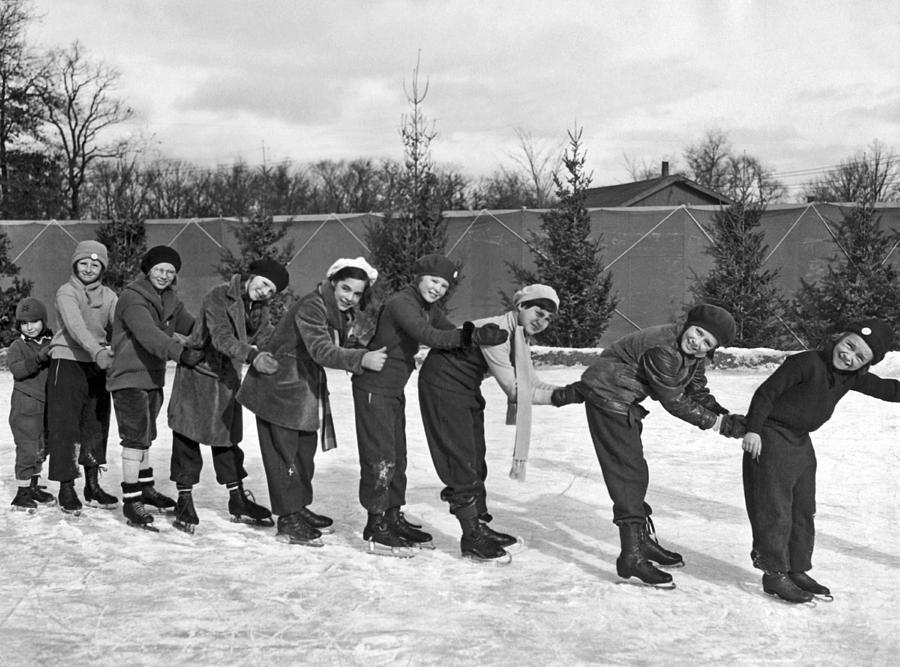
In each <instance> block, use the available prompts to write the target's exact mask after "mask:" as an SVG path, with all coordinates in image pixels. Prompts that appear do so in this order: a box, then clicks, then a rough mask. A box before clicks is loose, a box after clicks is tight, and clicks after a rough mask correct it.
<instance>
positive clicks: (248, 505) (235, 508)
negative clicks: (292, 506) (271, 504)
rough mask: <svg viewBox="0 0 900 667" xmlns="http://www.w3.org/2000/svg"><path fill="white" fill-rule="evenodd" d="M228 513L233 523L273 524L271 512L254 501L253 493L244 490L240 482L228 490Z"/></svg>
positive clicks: (269, 525)
mask: <svg viewBox="0 0 900 667" xmlns="http://www.w3.org/2000/svg"><path fill="white" fill-rule="evenodd" d="M228 513H229V514H231V521H232V522H234V523H246V524H249V525H251V526H264V527H266V528H271V527H272V526H274V525H275V522H274V521H273V520H272V512H270V511H269V510H268V509H266V508H265V507H263V506H262V505H259V504H257V503H256V499H255V498H254V497H253V494H252V493H250V492H249V491H246V490H245V489H244V487H243V485H242V484H238V485H237V488H235V489H230V490H229V491H228Z"/></svg>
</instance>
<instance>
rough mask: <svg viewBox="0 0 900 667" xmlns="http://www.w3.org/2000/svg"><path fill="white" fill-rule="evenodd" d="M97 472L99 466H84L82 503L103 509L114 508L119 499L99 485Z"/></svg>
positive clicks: (98, 471)
mask: <svg viewBox="0 0 900 667" xmlns="http://www.w3.org/2000/svg"><path fill="white" fill-rule="evenodd" d="M99 473H100V468H99V466H85V467H84V504H85V505H87V506H88V507H99V508H100V509H105V510H112V509H115V508H116V505H118V504H119V499H118V498H116V497H115V496H114V495H111V494H109V493H107V492H106V491H104V490H103V489H102V488H101V487H100V480H99Z"/></svg>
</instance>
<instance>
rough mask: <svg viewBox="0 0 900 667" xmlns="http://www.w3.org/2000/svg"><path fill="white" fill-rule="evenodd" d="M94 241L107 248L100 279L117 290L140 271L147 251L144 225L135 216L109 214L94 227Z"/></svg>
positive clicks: (142, 221)
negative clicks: (108, 217) (105, 261)
mask: <svg viewBox="0 0 900 667" xmlns="http://www.w3.org/2000/svg"><path fill="white" fill-rule="evenodd" d="M96 237H97V240H98V241H99V242H100V243H102V244H103V245H105V246H106V249H107V250H108V251H109V266H107V267H106V271H105V273H104V276H103V282H104V283H105V284H106V285H107V286H108V287H109V288H110V289H112V290H113V291H115V292H116V293H119V292H121V291H122V288H124V287H125V286H126V285H127V284H128V283H130V282H131V281H132V280H134V278H135V276H136V275H137V274H138V273H139V272H140V270H141V259H142V258H143V256H144V253H146V252H147V227H146V226H145V225H144V220H143V219H142V218H138V217H132V216H124V217H113V218H111V219H109V220H105V221H103V222H101V223H100V224H99V225H98V226H97V232H96Z"/></svg>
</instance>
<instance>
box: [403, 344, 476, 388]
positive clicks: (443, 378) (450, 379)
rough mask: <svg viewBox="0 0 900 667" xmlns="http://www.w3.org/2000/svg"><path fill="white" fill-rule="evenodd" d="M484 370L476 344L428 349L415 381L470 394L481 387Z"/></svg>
mask: <svg viewBox="0 0 900 667" xmlns="http://www.w3.org/2000/svg"><path fill="white" fill-rule="evenodd" d="M487 372H488V363H487V361H486V360H485V358H484V355H483V354H481V348H480V347H478V346H477V345H472V346H471V347H465V348H458V349H455V350H431V351H430V352H429V353H428V356H427V357H425V363H423V364H422V368H421V369H420V370H419V381H420V382H425V383H427V384H430V385H433V386H435V387H438V388H439V389H444V390H446V391H452V392H454V393H457V394H471V393H472V392H474V391H475V390H476V389H478V388H479V387H481V383H482V381H483V380H484V377H485V374H486V373H487Z"/></svg>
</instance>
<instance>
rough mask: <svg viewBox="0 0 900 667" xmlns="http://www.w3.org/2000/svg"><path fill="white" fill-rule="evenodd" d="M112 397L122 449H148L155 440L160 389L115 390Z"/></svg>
mask: <svg viewBox="0 0 900 667" xmlns="http://www.w3.org/2000/svg"><path fill="white" fill-rule="evenodd" d="M112 396H113V406H114V407H115V410H116V423H117V424H118V426H119V437H120V439H121V441H122V447H125V448H127V449H139V450H147V449H150V445H152V444H153V441H154V440H156V418H157V417H158V416H159V411H160V410H161V409H162V404H163V390H162V388H156V389H131V388H129V389H116V390H115V391H114V392H113V394H112ZM145 460H146V459H145Z"/></svg>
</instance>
